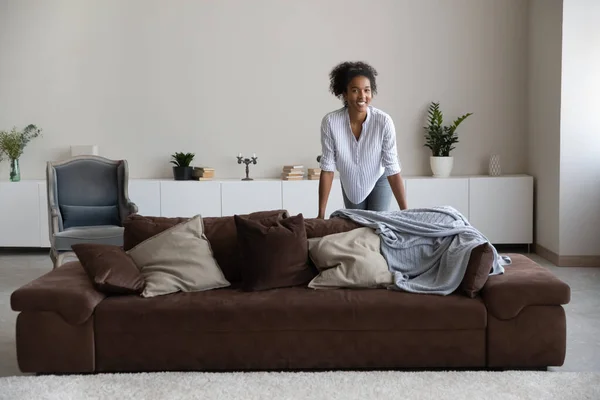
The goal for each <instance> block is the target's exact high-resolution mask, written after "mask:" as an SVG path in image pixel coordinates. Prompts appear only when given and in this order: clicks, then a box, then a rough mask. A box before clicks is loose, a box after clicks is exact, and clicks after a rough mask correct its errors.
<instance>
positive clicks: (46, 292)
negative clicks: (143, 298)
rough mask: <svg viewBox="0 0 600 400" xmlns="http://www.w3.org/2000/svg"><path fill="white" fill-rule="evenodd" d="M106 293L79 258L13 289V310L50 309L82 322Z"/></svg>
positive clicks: (67, 318) (71, 320)
mask: <svg viewBox="0 0 600 400" xmlns="http://www.w3.org/2000/svg"><path fill="white" fill-rule="evenodd" d="M105 297H106V296H105V295H104V294H102V293H101V292H99V291H97V290H96V289H95V288H94V286H93V284H92V282H91V280H90V278H89V277H88V276H87V274H86V273H85V270H84V269H83V267H82V266H81V264H80V263H79V262H78V261H73V262H69V263H66V264H64V265H62V266H60V267H58V268H56V269H53V270H52V271H50V272H48V273H47V274H45V275H42V276H41V277H39V278H37V279H35V280H33V281H32V282H29V283H28V284H26V285H24V286H22V287H21V288H19V289H17V290H16V291H14V292H13V293H12V295H11V297H10V304H11V307H12V309H13V311H52V312H56V313H58V314H59V315H61V316H62V317H63V318H64V319H65V321H67V322H69V323H71V324H81V323H83V322H85V321H86V320H87V319H88V318H89V317H90V316H91V315H92V313H93V312H94V309H95V308H96V305H98V303H100V302H101V301H102V300H103V299H104V298H105Z"/></svg>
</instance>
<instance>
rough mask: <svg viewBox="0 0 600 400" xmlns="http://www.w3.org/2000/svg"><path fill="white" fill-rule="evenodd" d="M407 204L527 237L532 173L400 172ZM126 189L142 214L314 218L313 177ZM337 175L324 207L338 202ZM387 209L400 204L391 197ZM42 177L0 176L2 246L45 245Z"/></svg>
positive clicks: (503, 236)
mask: <svg viewBox="0 0 600 400" xmlns="http://www.w3.org/2000/svg"><path fill="white" fill-rule="evenodd" d="M404 181H405V188H406V198H407V202H408V206H409V207H410V208H420V207H431V206H436V205H449V206H452V207H454V208H456V209H457V210H458V211H460V212H461V213H462V214H463V215H464V216H465V217H466V218H467V219H468V220H469V221H470V222H471V224H472V225H473V226H475V227H476V228H477V229H479V230H480V231H481V232H482V233H483V234H484V235H486V237H487V238H488V239H489V240H490V241H491V242H492V243H494V244H502V243H510V244H514V243H523V244H530V243H532V241H533V177H531V176H528V175H511V176H500V177H489V176H463V177H450V178H433V177H410V176H409V177H405V178H404ZM129 197H130V199H131V200H132V201H133V202H134V203H136V204H137V206H138V208H139V213H140V214H142V215H152V216H165V217H191V216H193V215H196V214H201V215H203V216H206V217H215V216H227V215H234V214H246V213H250V212H253V211H259V210H273V209H285V210H288V211H289V212H290V214H293V215H295V214H298V213H302V214H303V215H304V216H305V218H314V217H316V216H317V213H318V200H319V181H318V180H314V181H309V180H302V181H282V180H279V179H257V180H254V181H240V180H237V179H236V180H234V179H231V180H214V181H203V182H198V181H174V180H159V179H131V180H130V181H129ZM343 207H344V202H343V198H342V190H341V187H340V183H339V180H338V179H335V180H334V184H333V187H332V190H331V194H330V195H329V201H328V205H327V211H326V215H327V216H329V215H330V214H331V213H332V212H333V211H335V210H337V209H340V208H343ZM390 208H391V209H393V210H398V205H397V204H396V202H395V200H392V203H391V207H390ZM49 246H50V241H49V237H48V208H47V197H46V182H45V181H40V180H31V181H21V182H6V181H3V182H0V247H49Z"/></svg>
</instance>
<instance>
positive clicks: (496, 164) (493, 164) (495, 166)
mask: <svg viewBox="0 0 600 400" xmlns="http://www.w3.org/2000/svg"><path fill="white" fill-rule="evenodd" d="M489 174H490V176H500V175H501V174H502V168H501V167H500V156H499V155H498V154H493V155H492V156H491V157H490V167H489Z"/></svg>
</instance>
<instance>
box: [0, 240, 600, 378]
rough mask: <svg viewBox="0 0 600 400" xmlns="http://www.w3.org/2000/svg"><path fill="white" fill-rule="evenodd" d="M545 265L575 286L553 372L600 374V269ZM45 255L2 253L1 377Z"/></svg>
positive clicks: (12, 359) (44, 268)
mask: <svg viewBox="0 0 600 400" xmlns="http://www.w3.org/2000/svg"><path fill="white" fill-rule="evenodd" d="M528 256H529V257H530V258H532V259H533V260H534V261H536V262H538V263H539V264H541V265H543V266H545V267H546V268H548V269H549V270H550V271H552V272H553V273H554V274H555V275H556V276H558V277H559V278H560V279H562V280H563V281H565V282H566V283H567V284H569V286H570V287H571V302H570V303H569V304H567V305H566V306H565V310H566V314H567V356H566V359H565V363H564V365H563V366H561V367H552V368H550V370H551V371H597V372H598V371H600V268H559V267H556V266H554V265H553V264H551V263H550V262H548V261H546V260H545V259H543V258H541V257H539V256H537V255H536V254H528ZM51 268H52V264H51V262H50V258H49V256H48V254H47V252H46V251H44V252H39V251H38V252H32V251H29V252H14V251H13V252H7V251H1V252H0V376H11V375H22V373H21V372H20V371H19V368H18V365H17V359H16V350H15V321H16V317H17V313H16V312H14V311H12V310H11V308H10V295H11V293H12V292H13V291H14V290H16V289H18V288H19V287H20V286H22V285H24V284H26V283H28V282H30V281H32V280H33V279H35V278H37V277H39V276H41V275H43V274H45V273H46V272H48V271H50V270H51Z"/></svg>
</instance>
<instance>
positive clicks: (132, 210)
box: [127, 201, 139, 215]
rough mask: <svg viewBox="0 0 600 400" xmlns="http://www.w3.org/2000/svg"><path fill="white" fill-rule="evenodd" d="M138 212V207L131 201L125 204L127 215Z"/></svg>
mask: <svg viewBox="0 0 600 400" xmlns="http://www.w3.org/2000/svg"><path fill="white" fill-rule="evenodd" d="M138 211H139V210H138V206H137V205H136V204H135V203H134V202H133V201H128V202H127V212H128V215H131V214H137V212H138Z"/></svg>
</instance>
